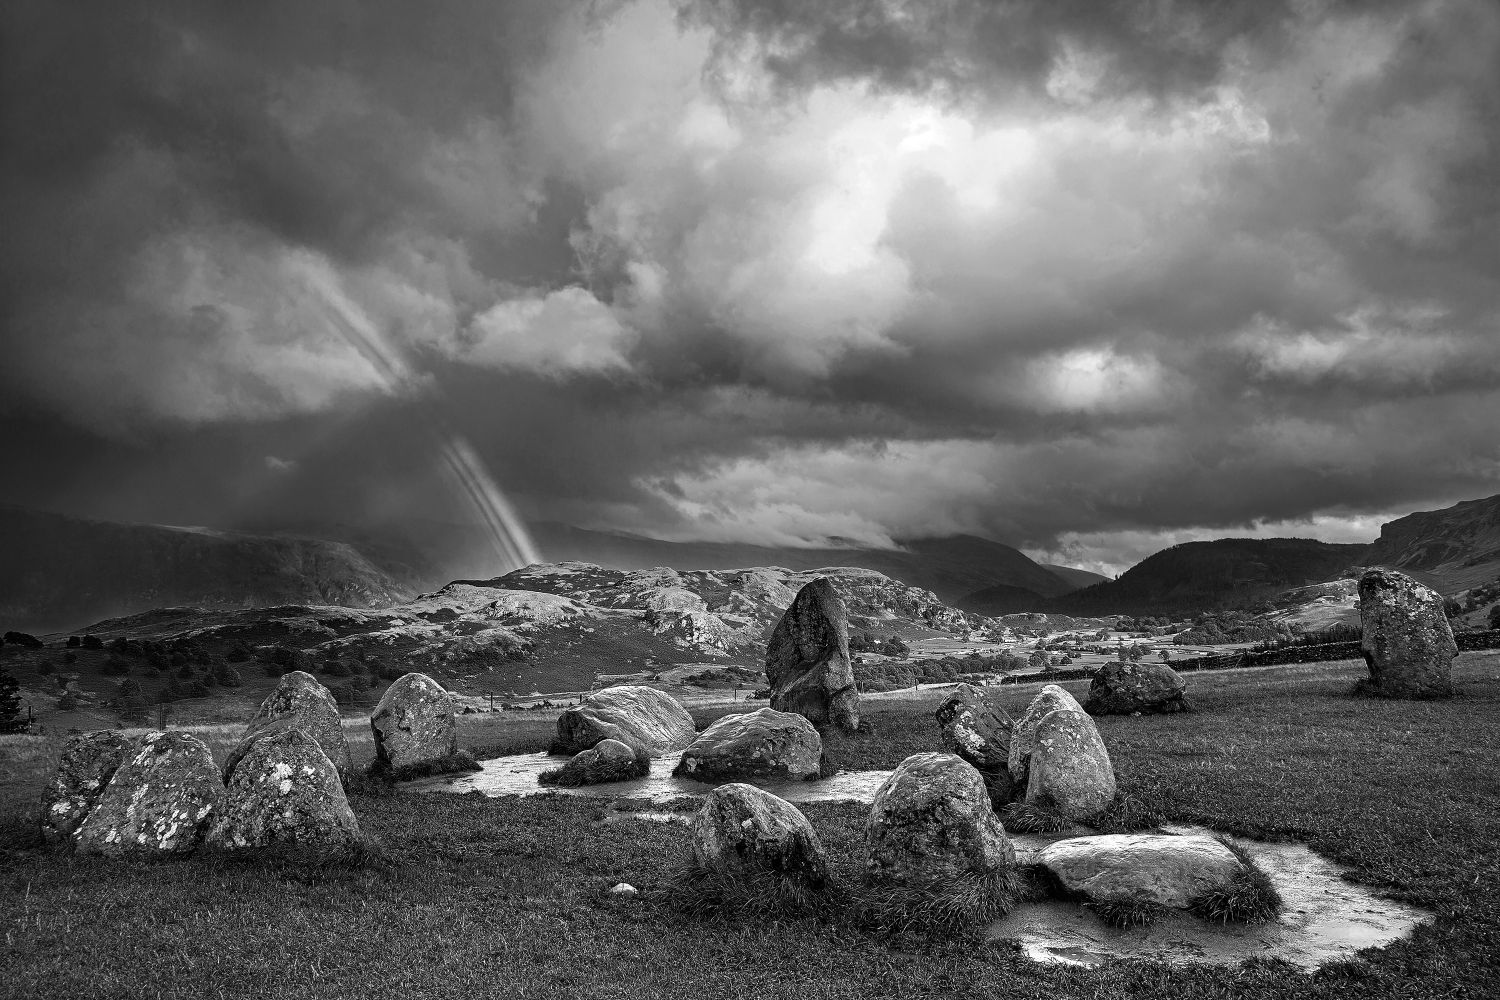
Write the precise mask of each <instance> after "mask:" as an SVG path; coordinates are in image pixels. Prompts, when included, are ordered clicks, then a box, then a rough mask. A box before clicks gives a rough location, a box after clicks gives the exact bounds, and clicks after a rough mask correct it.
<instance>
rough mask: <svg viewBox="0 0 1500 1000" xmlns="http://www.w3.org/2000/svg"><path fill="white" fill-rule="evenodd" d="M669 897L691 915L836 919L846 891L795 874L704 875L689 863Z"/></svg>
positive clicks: (831, 883)
mask: <svg viewBox="0 0 1500 1000" xmlns="http://www.w3.org/2000/svg"><path fill="white" fill-rule="evenodd" d="M666 896H667V898H668V899H669V900H670V901H671V902H672V904H673V905H675V906H676V907H677V908H678V909H680V910H682V911H683V912H684V913H685V914H686V915H688V916H690V917H695V918H700V919H701V918H705V917H706V918H715V919H720V918H723V919H733V920H745V919H749V920H757V919H775V918H794V917H812V916H822V917H825V918H827V917H831V916H832V915H833V914H834V912H835V910H836V907H837V906H838V903H839V902H840V901H841V900H842V899H843V898H844V896H845V893H844V892H843V891H842V890H841V887H840V886H839V885H838V884H837V883H836V882H835V881H834V880H832V879H826V880H822V881H815V880H812V879H809V878H807V877H805V876H803V875H802V874H800V873H799V872H796V871H773V870H771V869H763V870H757V871H755V872H753V873H746V872H725V871H704V870H703V869H700V868H698V867H696V866H694V865H692V864H691V863H689V864H686V865H684V866H683V867H682V868H681V869H680V870H678V871H677V872H676V873H675V874H674V875H673V876H672V877H671V879H670V880H669V882H668V887H667V889H666Z"/></svg>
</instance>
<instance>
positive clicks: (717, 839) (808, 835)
mask: <svg viewBox="0 0 1500 1000" xmlns="http://www.w3.org/2000/svg"><path fill="white" fill-rule="evenodd" d="M693 863H694V864H695V865H696V866H697V867H698V869H699V870H700V871H707V872H715V873H720V874H730V875H746V876H755V875H758V874H766V873H769V874H775V875H783V876H796V877H800V878H802V879H805V880H806V881H808V882H809V883H812V884H814V885H821V884H822V882H823V881H824V879H826V878H827V877H828V862H827V859H826V858H825V856H824V853H823V845H822V844H821V843H819V841H818V835H817V834H816V833H815V832H813V828H812V825H811V824H809V823H808V822H807V817H805V816H803V815H802V813H801V812H800V811H799V810H798V809H797V807H796V806H794V805H792V804H791V803H790V802H787V801H785V800H784V799H780V798H778V797H776V796H775V795H772V794H771V793H770V792H767V791H764V790H763V789H760V788H756V787H755V786H754V785H747V784H743V783H740V782H733V783H731V784H727V785H720V786H719V787H718V788H715V789H714V790H713V791H711V792H709V793H708V794H707V795H706V796H704V798H703V806H702V808H700V809H699V810H698V814H697V816H696V817H694V819H693Z"/></svg>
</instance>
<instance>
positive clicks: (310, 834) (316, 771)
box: [207, 727, 359, 854]
mask: <svg viewBox="0 0 1500 1000" xmlns="http://www.w3.org/2000/svg"><path fill="white" fill-rule="evenodd" d="M207 842H208V844H209V846H211V847H214V848H217V849H220V850H225V851H241V850H250V849H256V848H265V847H273V846H274V847H296V848H304V849H308V850H316V851H318V852H319V853H320V854H321V853H323V852H326V851H330V850H332V851H344V850H349V849H351V848H353V847H354V846H355V845H356V844H357V843H358V842H359V821H358V820H357V819H355V817H354V812H353V810H351V809H350V808H349V800H348V799H347V798H345V797H344V788H343V785H342V784H341V783H340V781H339V774H338V770H337V769H336V768H335V767H334V765H333V762H332V761H331V760H329V759H328V755H327V754H326V753H324V752H323V748H322V746H321V745H320V744H319V743H318V741H317V740H316V739H315V738H314V737H313V736H312V735H311V734H309V733H308V732H306V731H305V730H303V729H301V728H298V727H291V728H288V729H284V730H282V731H280V732H275V733H267V734H265V735H262V736H260V737H258V738H255V739H253V740H252V742H251V743H250V746H249V747H248V748H246V750H245V752H244V753H243V754H241V755H240V759H239V761H238V762H237V763H236V764H235V766H234V769H233V770H232V771H230V773H229V778H228V785H227V787H226V789H225V793H224V799H223V801H221V802H220V803H219V808H218V809H216V810H215V811H214V816H213V820H212V822H211V824H210V825H209V829H208V835H207Z"/></svg>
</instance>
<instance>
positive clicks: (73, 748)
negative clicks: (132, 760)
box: [41, 730, 132, 845]
mask: <svg viewBox="0 0 1500 1000" xmlns="http://www.w3.org/2000/svg"><path fill="white" fill-rule="evenodd" d="M131 746H132V741H131V740H130V739H128V738H127V737H124V736H121V735H120V734H119V733H113V732H110V731H109V730H101V731H99V732H95V733H84V734H83V735H81V736H75V737H73V738H72V739H70V740H68V742H67V745H66V746H64V747H63V752H62V758H61V759H60V760H59V761H58V764H57V777H56V778H55V779H53V782H52V785H51V786H50V787H49V788H48V789H47V792H46V794H45V795H44V796H43V799H42V816H41V827H42V839H43V840H45V841H46V842H47V843H49V844H54V845H56V844H65V843H68V842H70V841H71V840H72V838H73V834H74V833H76V832H77V831H78V828H79V827H81V826H82V825H83V821H84V820H86V819H88V815H89V812H90V811H92V810H93V808H94V804H95V803H96V802H98V801H99V796H100V795H102V794H104V788H105V786H106V785H108V784H109V779H110V778H112V777H113V776H114V773H115V771H116V770H117V769H118V768H119V766H120V765H121V764H122V763H123V762H124V761H125V758H126V756H127V754H129V753H130V749H131Z"/></svg>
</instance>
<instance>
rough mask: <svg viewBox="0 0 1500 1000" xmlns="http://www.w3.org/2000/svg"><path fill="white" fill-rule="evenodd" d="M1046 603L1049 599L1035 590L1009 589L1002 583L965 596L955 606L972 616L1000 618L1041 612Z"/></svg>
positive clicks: (954, 603)
mask: <svg viewBox="0 0 1500 1000" xmlns="http://www.w3.org/2000/svg"><path fill="white" fill-rule="evenodd" d="M1046 603H1047V599H1046V598H1045V597H1042V596H1041V595H1040V594H1038V593H1037V592H1036V591H1034V590H1026V589H1024V588H1022V587H1008V586H1006V585H1005V584H1003V583H1001V584H996V585H995V586H993V587H985V588H983V589H982V590H976V591H974V593H972V594H965V595H964V596H963V597H960V598H959V599H958V600H957V601H954V602H953V606H954V607H955V608H958V609H959V610H960V611H967V612H969V613H970V614H975V615H984V616H985V617H987V618H998V617H999V616H1001V615H1016V614H1024V613H1026V612H1030V611H1039V610H1041V608H1042V607H1043V606H1044V605H1045V604H1046Z"/></svg>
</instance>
